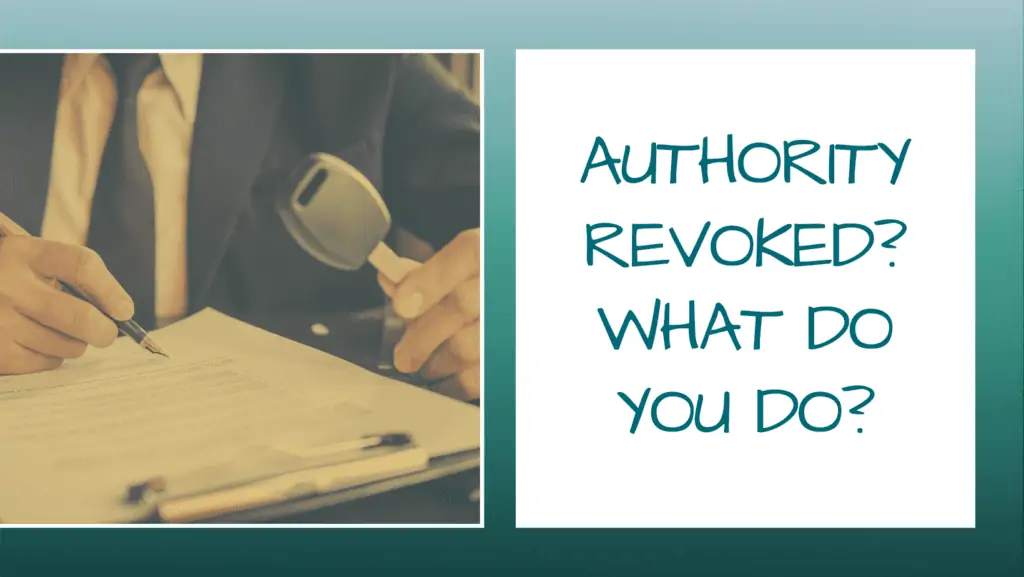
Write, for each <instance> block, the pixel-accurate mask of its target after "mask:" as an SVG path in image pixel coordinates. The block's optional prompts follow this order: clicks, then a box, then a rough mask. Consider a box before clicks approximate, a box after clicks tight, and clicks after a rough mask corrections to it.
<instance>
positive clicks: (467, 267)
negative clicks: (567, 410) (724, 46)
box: [0, 52, 481, 524]
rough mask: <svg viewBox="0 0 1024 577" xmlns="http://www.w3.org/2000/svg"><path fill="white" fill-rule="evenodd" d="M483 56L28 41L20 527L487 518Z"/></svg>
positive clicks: (21, 241)
mask: <svg viewBox="0 0 1024 577" xmlns="http://www.w3.org/2000/svg"><path fill="white" fill-rule="evenodd" d="M479 66H480V55H479V54H447V55H440V54H439V55H432V54H418V53H417V54H401V53H380V54H376V53H359V54H346V53H330V54H306V53H303V54H285V53H261V54H241V53H206V54H199V53H181V52H177V53H121V52H112V53H69V54H58V53H45V54H43V53H17V54H0V77H2V78H4V80H5V82H4V88H3V89H2V90H0V375H3V376H0V461H3V462H4V466H3V470H2V471H0V494H3V495H5V496H6V497H0V523H13V524H21V523H26V524H32V523H42V524H65V523H88V524H106V523H120V522H138V521H140V520H145V519H148V520H150V521H155V522H164V523H176V522H183V523H184V522H204V521H211V520H212V521H214V522H216V521H217V520H222V519H228V520H227V521H223V522H236V521H235V519H239V520H238V521H237V522H277V521H280V520H282V519H285V520H287V521H289V522H310V523H313V522H315V523H349V522H397V523H410V522H431V523H436V522H472V523H477V522H479V504H478V501H479V499H478V493H479V492H478V490H477V489H478V487H479V454H478V453H479V407H478V405H479V398H480V391H481V372H480V364H481V351H480V335H481V327H480V306H481V304H480V301H481V295H480V286H481V281H480V277H481V264H480V254H481V247H480V232H479V227H480V207H481V204H480V203H481V183H480V172H481V170H480V104H479V97H478V96H477V91H478V88H476V87H477V86H478V85H479ZM396 253H397V254H396ZM399 255H401V257H400V256H399ZM396 326H397V329H396ZM396 330H397V332H396ZM119 336H120V338H118V337H119ZM382 343H383V346H382ZM186 397H187V399H186ZM172 408H173V410H172ZM58 414H59V415H60V418H59V419H58V418H57V417H56V415H58ZM115 417H116V418H115ZM72 425H73V426H72ZM89 439H91V440H89ZM40 453H45V454H46V457H45V458H43V457H41V456H40V455H39V454H40ZM186 454H187V455H188V456H187V457H186V456H184V455H186ZM467 455H469V456H468V457H467ZM456 457H458V458H456ZM445 459H447V461H445ZM467 459H468V460H467ZM456 461H457V462H458V463H459V464H458V465H455V466H452V465H451V463H455V462H456ZM439 463H440V465H439ZM467 463H468V464H467ZM19 465H21V466H19ZM439 466H441V467H443V466H449V467H450V470H442V471H440V472H438V467H439ZM308 471H315V472H316V474H315V475H314V474H307V473H304V472H308ZM426 472H431V474H425V473H426ZM47 475H50V476H53V475H56V476H59V477H61V478H62V479H64V481H65V482H62V483H61V484H60V485H59V486H60V487H61V488H60V489H59V490H58V489H56V488H55V487H56V486H57V485H54V487H50V488H45V487H41V486H40V485H44V486H45V485H46V483H45V482H42V483H40V481H39V479H40V478H43V477H45V476H47ZM396 478H398V479H404V481H402V482H398V483H395V482H393V481H394V479H396ZM427 478H429V479H431V480H432V481H431V483H433V484H434V485H431V487H432V488H430V489H425V488H424V483H426V481H423V479H427ZM311 479H315V481H313V480H311ZM385 479H387V480H390V481H392V482H391V484H390V485H388V486H389V488H388V489H374V488H373V487H376V486H378V485H381V482H382V481H383V480H385ZM76 480H79V481H80V482H76ZM455 481H458V482H455ZM439 482H440V483H442V485H440V488H438V486H436V485H437V483H439ZM443 483H448V484H447V485H445V484H443ZM428 484H429V483H428ZM73 485H77V486H78V488H76V489H68V488H67V487H70V486H73ZM242 486H244V487H246V488H247V490H248V493H246V495H247V497H245V498H240V495H241V494H240V493H237V490H238V487H242ZM298 487H301V488H302V490H301V491H298V489H297V488H298ZM396 487H398V490H395V488H396ZM44 489H45V490H47V491H49V493H48V494H47V495H45V496H44V495H43V493H44ZM230 490H234V491H236V493H230ZM403 491H404V493H403ZM417 491H418V492H417ZM55 493H56V496H55V495H54V494H55ZM346 493H349V494H353V495H354V496H350V497H339V495H345V494H346ZM399 493H402V494H401V495H399ZM428 494H429V495H432V496H434V497H437V495H442V496H441V497H437V498H435V499H434V501H439V502H440V501H443V502H444V503H446V504H445V505H438V504H437V503H435V502H433V501H431V497H430V496H428ZM452 495H455V497H452ZM399 499H402V504H401V506H399V505H397V503H398V500H399ZM451 502H457V503H460V506H461V507H462V509H460V510H453V509H452V507H451V506H449V505H447V504H450V503H451ZM297 503H298V504H299V505H298V506H297V505H296V504H297ZM357 503H358V504H359V507H355V504H357ZM367 503H370V505H367ZM410 503H412V505H410ZM360 507H361V509H360ZM354 509H359V510H358V511H356V512H353V510H354ZM397 509H400V510H401V511H400V512H396V511H395V510H397ZM467 511H471V513H470V514H467ZM420 513H422V514H420ZM296 515H298V517H296Z"/></svg>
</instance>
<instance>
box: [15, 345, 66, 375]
mask: <svg viewBox="0 0 1024 577" xmlns="http://www.w3.org/2000/svg"><path fill="white" fill-rule="evenodd" d="M63 362H64V361H63V360H61V359H58V358H54V357H48V356H46V355H41V354H39V353H37V352H35V351H30V350H28V349H26V348H25V347H23V346H21V345H19V344H18V343H15V342H11V343H8V345H7V346H6V347H4V348H3V351H2V352H0V374H5V375H24V374H28V373H38V372H42V371H52V370H53V369H56V368H57V367H59V366H61V364H63Z"/></svg>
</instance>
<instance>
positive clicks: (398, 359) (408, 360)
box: [395, 284, 479, 373]
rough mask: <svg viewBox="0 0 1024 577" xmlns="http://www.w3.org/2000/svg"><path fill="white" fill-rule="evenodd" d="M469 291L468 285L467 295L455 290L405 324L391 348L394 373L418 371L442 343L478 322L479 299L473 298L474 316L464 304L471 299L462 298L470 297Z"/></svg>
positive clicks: (469, 303) (470, 308)
mask: <svg viewBox="0 0 1024 577" xmlns="http://www.w3.org/2000/svg"><path fill="white" fill-rule="evenodd" d="M476 286H477V288H476V289H475V290H476V292H479V284H477V285H476ZM473 290H474V289H473V288H472V285H471V286H470V290H467V291H460V290H456V291H455V292H453V293H452V294H451V295H449V296H448V297H446V298H445V299H444V300H442V301H441V302H440V303H439V304H438V305H437V306H434V307H433V308H431V309H430V310H428V311H427V312H426V313H424V314H423V315H422V316H421V317H419V318H417V319H414V320H412V321H410V322H409V324H408V326H407V327H406V329H405V334H403V335H402V340H401V341H399V343H398V346H397V347H396V348H395V368H396V369H398V370H399V371H402V372H405V373H414V372H416V371H418V370H420V367H422V366H423V363H425V362H427V359H429V358H430V355H432V354H433V353H434V351H435V350H437V348H438V347H440V346H441V344H442V343H444V342H445V341H447V340H448V339H449V338H451V337H452V335H454V334H455V333H456V332H457V331H458V330H459V329H461V328H462V327H464V326H466V325H467V324H470V323H472V322H473V321H475V320H476V319H477V318H479V296H477V297H476V303H477V304H476V307H475V308H476V309H477V310H476V312H475V313H474V312H473V310H472V309H473V305H472V302H468V303H467V302H466V299H467V298H471V297H466V296H465V295H467V294H468V295H472V293H473ZM465 309H469V310H468V311H467V310H465Z"/></svg>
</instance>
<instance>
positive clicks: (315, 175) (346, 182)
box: [275, 153, 420, 370]
mask: <svg viewBox="0 0 1024 577" xmlns="http://www.w3.org/2000/svg"><path fill="white" fill-rule="evenodd" d="M275 209H276V211H277V213H278V215H279V216H280V217H281V220H282V221H283V222H284V225H285V228H286V229H287V230H288V233H289V234H291V236H292V238H293V239H294V240H295V242H296V243H298V244H299V246H301V247H302V248H303V250H305V251H306V252H307V253H308V254H309V255H310V256H312V257H313V258H315V259H317V260H318V261H320V262H321V263H323V264H325V265H327V266H330V267H332V268H335V269H338V270H344V271H355V270H359V269H360V268H362V267H363V266H364V265H365V264H366V263H367V262H369V263H370V264H371V265H373V267H374V268H376V269H377V271H378V272H380V273H381V274H382V275H383V276H384V277H385V278H387V279H388V280H390V281H391V282H393V283H396V284H397V283H400V282H402V280H403V279H404V278H405V276H406V275H407V274H409V272H410V271H412V270H413V269H415V268H416V267H418V266H419V265H420V263H418V262H416V261H412V260H409V259H403V258H401V257H399V256H398V255H397V254H395V252H394V251H393V250H391V248H390V247H388V246H387V244H385V243H384V239H385V238H387V235H388V232H389V231H390V230H391V213H390V212H388V208H387V205H385V204H384V199H382V198H381V196H380V193H379V192H378V191H377V189H376V187H374V186H373V183H371V182H370V180H369V179H367V178H366V175H364V174H363V173H362V172H360V171H359V170H358V169H356V168H355V167H354V166H352V165H351V164H349V163H347V162H345V161H344V160H342V159H340V158H338V157H336V156H332V155H329V154H323V153H318V154H314V155H311V156H309V157H307V158H306V159H305V161H304V162H303V163H302V164H301V165H300V166H299V167H298V168H297V169H296V170H295V171H294V172H293V173H292V176H291V179H290V181H289V182H288V183H286V185H285V186H283V187H282V188H281V193H280V194H279V195H278V197H277V199H276V204H275ZM404 328H405V324H404V322H403V321H402V319H401V317H399V316H398V315H397V314H395V312H394V310H393V308H392V306H391V301H390V299H389V300H388V302H387V304H386V306H385V315H384V330H383V337H382V342H381V356H380V361H379V363H378V368H380V369H382V370H391V369H393V368H394V363H393V356H394V355H393V352H394V348H395V345H396V344H398V341H399V339H401V336H402V332H403V330H404Z"/></svg>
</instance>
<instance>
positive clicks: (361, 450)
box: [123, 433, 430, 523]
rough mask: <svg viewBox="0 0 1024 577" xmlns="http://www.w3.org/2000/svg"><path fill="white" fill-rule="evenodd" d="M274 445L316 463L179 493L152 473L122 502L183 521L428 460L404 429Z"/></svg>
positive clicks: (346, 484)
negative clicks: (297, 444) (333, 440)
mask: <svg viewBox="0 0 1024 577" xmlns="http://www.w3.org/2000/svg"><path fill="white" fill-rule="evenodd" d="M276 449H277V450H279V451H283V452H286V453H288V454H289V455H291V456H293V457H298V458H300V459H302V460H304V461H316V462H317V464H316V465H307V466H305V467H301V468H298V469H295V468H293V469H291V470H287V471H283V472H278V473H274V474H270V475H266V476H257V477H254V478H248V479H244V480H240V481H235V482H231V483H227V484H224V485H221V486H218V487H212V488H209V489H204V490H201V491H194V492H189V493H182V494H175V493H173V491H174V482H173V480H169V479H167V478H166V477H163V476H157V477H153V478H150V479H147V480H145V481H142V482H140V483H135V484H132V485H129V486H128V487H126V489H125V493H124V497H123V502H124V503H125V504H126V505H130V506H142V505H150V504H151V505H152V507H153V511H152V513H153V515H152V516H151V517H153V518H155V519H158V520H159V521H161V522H164V523H189V522H194V521H201V520H204V519H209V518H213V517H217V516H220V515H224V514H228V513H236V512H240V511H248V510H252V509H257V508H260V507H264V506H268V505H274V504H279V503H282V502H285V501H289V500H292V499H298V498H303V497H312V496H316V495H319V494H323V493H327V492H332V491H338V490H343V489H347V488H350V487H354V486H358V485H360V484H363V483H366V482H374V481H380V480H384V479H388V478H393V477H397V476H400V475H403V474H407V473H412V472H416V471H419V470H423V469H425V468H426V467H427V466H428V464H429V460H430V459H429V455H427V453H426V452H425V451H424V450H423V449H421V448H419V447H417V446H416V445H415V444H414V443H413V439H412V437H411V436H410V435H409V434H407V433H388V434H383V435H368V436H365V437H361V438H359V439H355V440H351V441H344V442H341V443H334V444H331V445H327V446H323V447H315V448H298V447H276ZM325 459H326V460H325Z"/></svg>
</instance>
